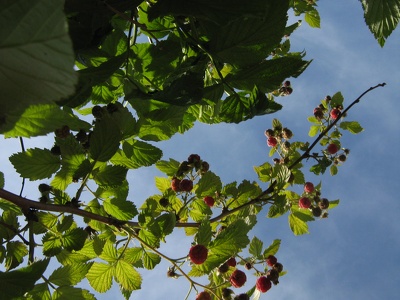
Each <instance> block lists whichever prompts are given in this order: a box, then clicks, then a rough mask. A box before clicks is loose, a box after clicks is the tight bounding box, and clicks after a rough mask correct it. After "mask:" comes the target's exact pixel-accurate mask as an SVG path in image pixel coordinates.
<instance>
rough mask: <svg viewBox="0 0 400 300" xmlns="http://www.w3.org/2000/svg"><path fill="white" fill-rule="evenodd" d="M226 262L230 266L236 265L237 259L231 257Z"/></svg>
mask: <svg viewBox="0 0 400 300" xmlns="http://www.w3.org/2000/svg"><path fill="white" fill-rule="evenodd" d="M226 263H227V264H228V266H230V267H236V259H235V258H234V257H231V258H230V259H228V260H227V261H226Z"/></svg>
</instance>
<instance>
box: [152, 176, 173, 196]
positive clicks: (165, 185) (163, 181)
mask: <svg viewBox="0 0 400 300" xmlns="http://www.w3.org/2000/svg"><path fill="white" fill-rule="evenodd" d="M154 180H155V183H156V187H157V188H158V190H159V191H160V192H161V193H164V192H165V191H166V190H168V189H169V188H170V187H171V180H170V179H168V178H165V177H155V178H154Z"/></svg>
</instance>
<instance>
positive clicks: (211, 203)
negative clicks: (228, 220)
mask: <svg viewBox="0 0 400 300" xmlns="http://www.w3.org/2000/svg"><path fill="white" fill-rule="evenodd" d="M203 200H204V202H205V203H206V204H207V205H208V206H209V207H213V206H214V203H215V200H214V198H213V197H211V196H206V197H204V199H203Z"/></svg>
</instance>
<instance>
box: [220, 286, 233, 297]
mask: <svg viewBox="0 0 400 300" xmlns="http://www.w3.org/2000/svg"><path fill="white" fill-rule="evenodd" d="M232 294H233V291H232V290H231V289H227V288H224V289H223V290H222V298H223V299H231V295H232Z"/></svg>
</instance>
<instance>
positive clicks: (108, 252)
mask: <svg viewBox="0 0 400 300" xmlns="http://www.w3.org/2000/svg"><path fill="white" fill-rule="evenodd" d="M99 258H101V259H103V260H105V261H107V262H109V263H114V262H115V261H117V260H118V253H117V249H115V246H114V243H113V242H112V241H110V240H108V241H107V242H106V243H105V244H104V246H103V251H102V252H101V255H99Z"/></svg>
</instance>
